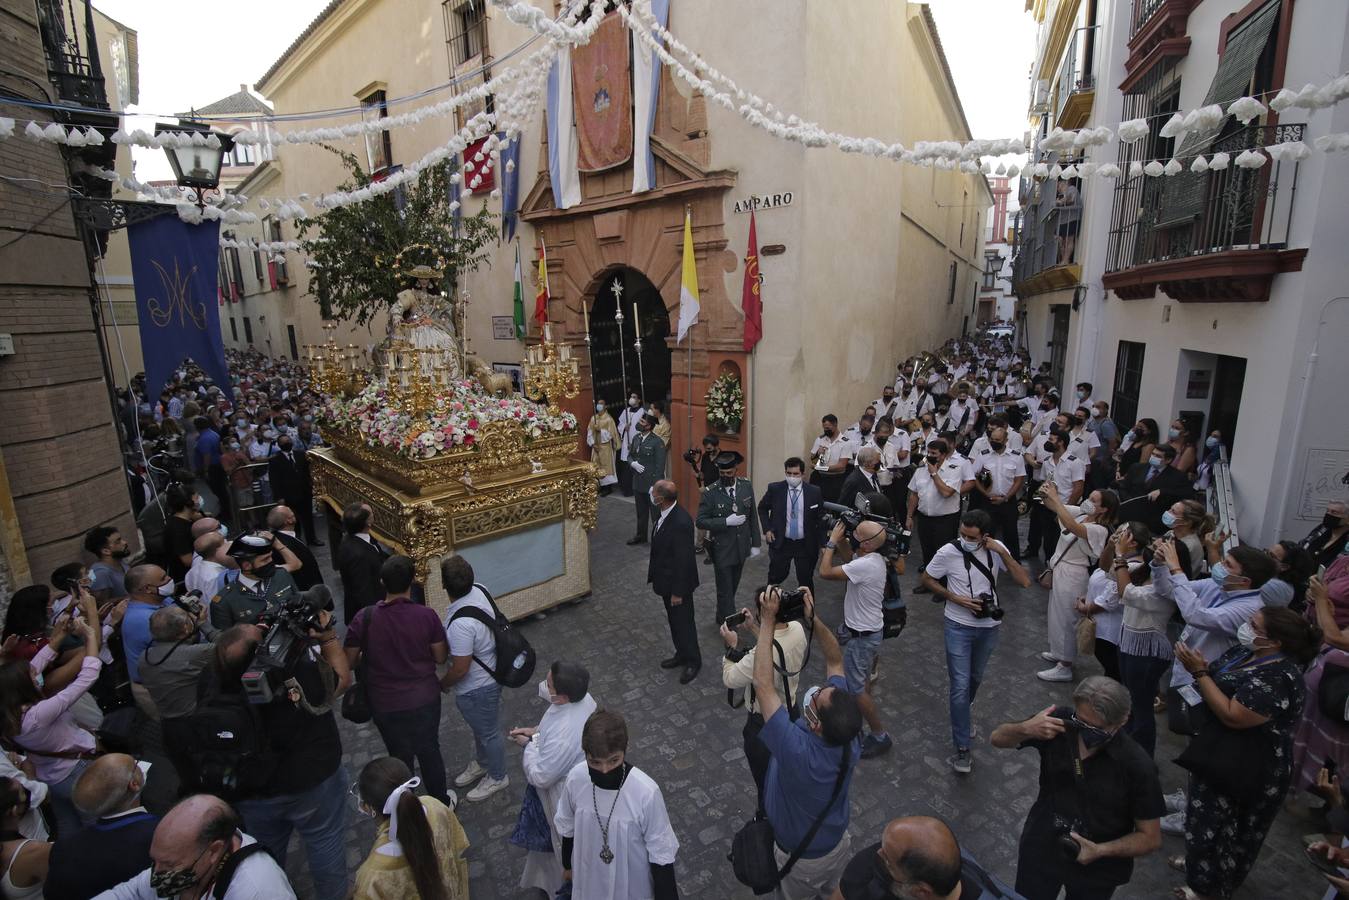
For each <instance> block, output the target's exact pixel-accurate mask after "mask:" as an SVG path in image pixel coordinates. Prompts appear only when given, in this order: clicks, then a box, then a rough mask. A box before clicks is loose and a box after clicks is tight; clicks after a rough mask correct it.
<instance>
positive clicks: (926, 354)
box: [913, 350, 941, 381]
mask: <svg viewBox="0 0 1349 900" xmlns="http://www.w3.org/2000/svg"><path fill="white" fill-rule="evenodd" d="M914 360H915V361H914V365H913V380H914V381H917V380H918V379H919V378H921V377H922V376H923V375H924V374H925V373H927V372H930V371H931V370H932V368H933V367H934V366H935V365H937V363H939V362H941V357H939V356H937V354H935V353H933V352H932V351H931V350H924V351H923V352H921V353H919V354H918V355H917V356H915V357H914Z"/></svg>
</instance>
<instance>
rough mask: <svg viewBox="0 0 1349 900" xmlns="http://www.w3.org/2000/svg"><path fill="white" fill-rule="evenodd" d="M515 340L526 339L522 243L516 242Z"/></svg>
mask: <svg viewBox="0 0 1349 900" xmlns="http://www.w3.org/2000/svg"><path fill="white" fill-rule="evenodd" d="M514 312H515V339H516V340H518V341H523V340H524V339H525V280H524V277H523V276H522V275H521V274H520V242H519V241H516V242H515V309H514Z"/></svg>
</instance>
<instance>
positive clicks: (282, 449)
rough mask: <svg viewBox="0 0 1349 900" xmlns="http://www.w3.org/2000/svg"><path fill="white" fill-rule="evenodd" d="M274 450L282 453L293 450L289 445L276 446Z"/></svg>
mask: <svg viewBox="0 0 1349 900" xmlns="http://www.w3.org/2000/svg"><path fill="white" fill-rule="evenodd" d="M276 448H277V449H278V450H280V451H281V452H282V453H289V452H290V451H292V450H294V449H295V448H294V447H292V446H291V445H290V444H277V445H276Z"/></svg>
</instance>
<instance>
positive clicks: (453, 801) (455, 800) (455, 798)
mask: <svg viewBox="0 0 1349 900" xmlns="http://www.w3.org/2000/svg"><path fill="white" fill-rule="evenodd" d="M445 796H446V798H448V799H449V801H450V812H454V811H455V810H456V809H458V808H459V795H458V794H456V793H455V792H454V791H446V792H445Z"/></svg>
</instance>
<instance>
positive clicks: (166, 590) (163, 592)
mask: <svg viewBox="0 0 1349 900" xmlns="http://www.w3.org/2000/svg"><path fill="white" fill-rule="evenodd" d="M158 590H159V596H161V597H172V596H173V582H172V581H170V582H168V583H166V584H161V585H160V586H159V588H158Z"/></svg>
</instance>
